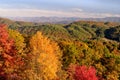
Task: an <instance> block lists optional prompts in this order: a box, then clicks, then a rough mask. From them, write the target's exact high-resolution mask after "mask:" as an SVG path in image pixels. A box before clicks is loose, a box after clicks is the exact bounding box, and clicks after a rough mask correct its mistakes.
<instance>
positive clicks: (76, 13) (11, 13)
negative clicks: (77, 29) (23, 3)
mask: <svg viewBox="0 0 120 80" xmlns="http://www.w3.org/2000/svg"><path fill="white" fill-rule="evenodd" d="M0 16H7V17H16V16H19V17H40V16H46V17H50V16H58V17H81V18H89V17H92V18H97V17H98V18H99V17H101V18H102V17H120V15H119V14H110V13H87V12H84V11H83V10H82V9H78V8H76V9H75V8H74V9H72V10H71V11H59V10H43V9H2V8H1V9H0Z"/></svg>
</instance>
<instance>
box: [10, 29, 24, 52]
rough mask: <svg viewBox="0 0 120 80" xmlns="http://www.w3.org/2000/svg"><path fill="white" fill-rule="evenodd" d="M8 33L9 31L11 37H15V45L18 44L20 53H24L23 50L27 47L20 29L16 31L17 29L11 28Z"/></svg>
mask: <svg viewBox="0 0 120 80" xmlns="http://www.w3.org/2000/svg"><path fill="white" fill-rule="evenodd" d="M8 33H9V36H10V38H13V39H14V42H15V46H16V49H17V51H18V53H19V54H22V53H23V50H24V48H25V40H24V37H23V36H22V34H20V33H19V32H18V31H15V30H12V29H9V30H8Z"/></svg>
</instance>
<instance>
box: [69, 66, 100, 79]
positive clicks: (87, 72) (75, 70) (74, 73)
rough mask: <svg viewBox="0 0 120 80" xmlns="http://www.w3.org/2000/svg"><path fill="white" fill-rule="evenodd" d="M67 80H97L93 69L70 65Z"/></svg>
mask: <svg viewBox="0 0 120 80" xmlns="http://www.w3.org/2000/svg"><path fill="white" fill-rule="evenodd" d="M68 73H69V78H71V79H72V80H98V78H97V76H96V70H95V68H94V67H87V66H85V65H83V66H79V65H73V64H72V65H70V66H69V68H68Z"/></svg>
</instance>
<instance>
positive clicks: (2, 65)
mask: <svg viewBox="0 0 120 80" xmlns="http://www.w3.org/2000/svg"><path fill="white" fill-rule="evenodd" d="M22 64H23V62H22V61H21V58H20V57H18V56H17V50H16V49H15V46H14V40H13V39H11V38H9V34H8V32H7V27H6V25H0V79H3V80H8V78H9V79H11V78H12V77H13V76H14V78H18V75H17V71H16V70H17V69H19V67H20V65H22Z"/></svg>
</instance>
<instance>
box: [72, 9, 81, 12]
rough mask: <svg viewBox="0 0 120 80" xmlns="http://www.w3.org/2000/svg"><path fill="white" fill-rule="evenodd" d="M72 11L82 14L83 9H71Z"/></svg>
mask: <svg viewBox="0 0 120 80" xmlns="http://www.w3.org/2000/svg"><path fill="white" fill-rule="evenodd" d="M72 10H73V11H75V12H82V11H83V9H80V8H72Z"/></svg>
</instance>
